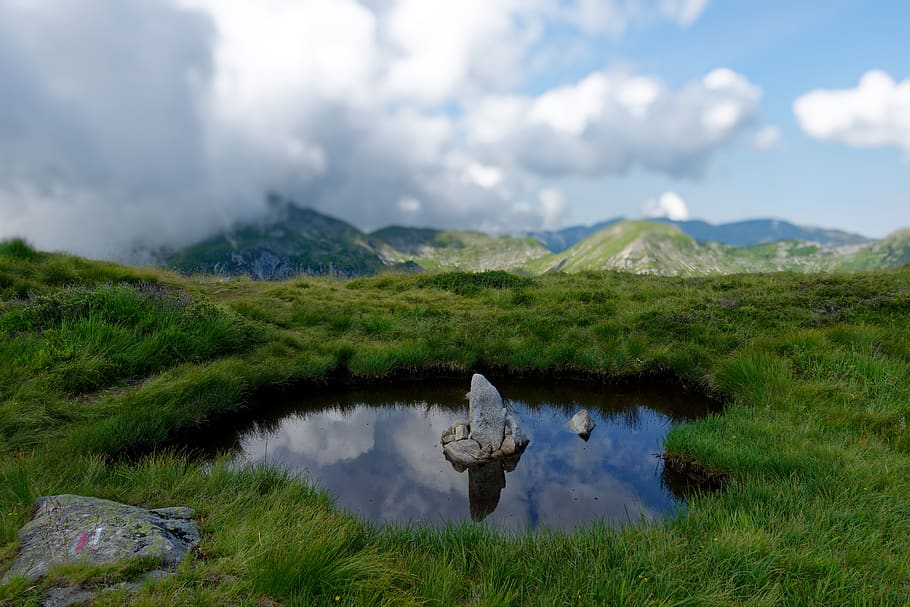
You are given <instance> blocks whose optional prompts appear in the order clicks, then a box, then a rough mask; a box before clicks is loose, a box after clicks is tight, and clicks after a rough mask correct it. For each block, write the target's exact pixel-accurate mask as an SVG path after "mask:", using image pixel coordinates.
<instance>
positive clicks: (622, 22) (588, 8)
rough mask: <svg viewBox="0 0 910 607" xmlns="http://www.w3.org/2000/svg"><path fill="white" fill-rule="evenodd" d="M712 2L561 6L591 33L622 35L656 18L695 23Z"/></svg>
mask: <svg viewBox="0 0 910 607" xmlns="http://www.w3.org/2000/svg"><path fill="white" fill-rule="evenodd" d="M709 1H710V0H575V1H574V2H563V3H561V5H560V6H561V7H562V10H563V12H564V14H565V16H566V18H567V19H568V20H569V21H571V22H572V23H574V24H576V25H577V26H578V27H579V28H580V29H582V30H583V31H585V32H587V33H588V34H592V35H593V34H607V35H609V36H613V37H616V36H620V35H621V34H623V33H624V32H625V31H626V30H627V29H629V28H630V27H631V26H633V25H635V24H641V23H647V22H648V21H653V20H655V19H657V18H663V19H667V20H669V21H673V22H675V23H676V24H677V25H678V26H680V27H689V26H691V25H692V24H693V23H695V22H696V21H697V20H698V18H699V17H701V15H702V13H703V12H704V11H705V9H707V8H708V4H709Z"/></svg>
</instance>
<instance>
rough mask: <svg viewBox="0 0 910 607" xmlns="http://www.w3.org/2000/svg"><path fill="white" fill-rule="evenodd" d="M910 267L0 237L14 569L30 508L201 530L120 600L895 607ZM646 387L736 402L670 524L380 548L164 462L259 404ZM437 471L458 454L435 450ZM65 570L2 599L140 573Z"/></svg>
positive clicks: (285, 477) (254, 471)
mask: <svg viewBox="0 0 910 607" xmlns="http://www.w3.org/2000/svg"><path fill="white" fill-rule="evenodd" d="M908 319H910V268H905V269H903V270H894V271H886V272H879V273H859V274H850V275H847V274H843V275H841V274H832V275H812V274H810V275H803V274H789V273H779V274H760V275H733V276H718V277H708V278H668V277H653V276H636V275H631V274H622V273H611V272H605V273H579V274H573V275H564V274H552V275H550V274H548V275H544V276H539V277H534V278H527V277H521V276H517V275H513V274H508V273H505V272H487V273H481V274H464V273H442V274H426V275H411V274H385V275H380V276H377V277H373V278H361V279H356V280H348V281H342V280H333V279H325V278H299V279H294V280H290V281H286V282H273V283H265V282H253V281H250V280H248V279H244V278H240V279H230V280H224V279H219V278H217V277H181V276H178V275H176V274H172V273H167V272H160V271H156V270H139V269H132V268H126V267H122V266H118V265H115V264H107V263H101V262H94V261H87V260H83V259H78V258H74V257H69V256H65V255H59V254H49V253H42V252H38V251H35V250H34V249H32V248H31V247H29V246H28V245H27V244H25V243H23V242H21V241H15V240H14V241H7V242H4V243H0V571H5V569H6V568H7V567H8V565H9V564H10V563H11V562H12V559H13V558H14V555H15V551H16V547H17V539H16V531H17V529H18V528H19V527H20V526H21V525H22V524H23V523H24V522H25V521H26V520H27V519H28V517H29V514H30V509H31V505H32V502H33V500H34V499H35V498H36V497H38V496H40V495H47V494H56V493H78V494H83V495H93V496H97V497H102V498H107V499H113V500H118V501H123V502H127V503H131V504H136V505H143V506H148V507H162V506H171V505H188V506H190V507H192V508H194V509H195V510H196V520H197V522H198V523H199V525H200V528H201V530H202V533H203V541H202V543H201V544H200V545H199V547H198V549H197V550H196V551H195V552H194V554H193V555H192V558H188V559H187V560H186V561H185V562H184V563H183V564H182V565H181V566H180V568H179V569H178V571H177V573H176V575H174V576H172V577H170V578H167V579H165V580H162V581H159V582H155V583H147V584H145V585H144V586H143V587H142V589H141V590H140V591H139V592H138V593H135V594H132V595H126V594H124V592H123V591H115V592H112V593H108V594H102V595H100V596H99V597H98V598H97V599H96V600H95V603H94V604H97V605H121V604H123V603H124V602H127V601H128V602H130V603H131V604H136V605H149V606H151V605H171V604H173V605H213V606H215V605H250V606H273V605H358V606H359V605H485V606H499V605H502V606H506V605H515V606H518V605H547V606H548V605H554V606H556V605H566V606H568V605H660V606H671V605H756V606H757V605H904V604H907V603H908V601H910V483H908V482H907V479H908V477H910V433H908V430H907V421H908V416H910V331H908ZM474 371H480V372H484V373H486V374H487V375H488V377H489V378H490V379H491V381H493V383H494V384H495V383H496V378H497V377H502V376H505V375H518V376H540V375H544V376H548V377H551V378H552V379H553V381H558V380H559V378H561V377H570V376H571V377H587V378H590V379H591V380H593V381H601V382H611V381H638V380H640V379H641V380H647V379H648V378H651V377H660V378H664V379H665V378H666V377H668V376H672V377H676V378H678V379H679V381H681V382H682V383H684V384H685V385H687V386H689V387H697V388H699V389H701V390H703V391H705V392H706V393H708V394H710V395H712V396H715V397H718V398H722V399H723V400H724V402H725V403H726V407H725V410H724V411H723V412H722V413H721V414H718V415H714V416H712V417H708V418H706V419H702V420H699V421H696V422H692V423H689V424H686V425H682V426H678V427H675V428H674V429H673V430H671V432H670V434H669V436H668V438H667V440H666V444H665V445H664V449H665V456H666V457H667V458H669V459H670V460H671V461H672V462H674V464H675V465H678V466H687V467H691V468H692V469H693V470H700V471H704V472H708V473H711V474H715V475H719V476H722V477H723V478H725V479H726V484H725V489H724V490H722V491H718V492H711V493H703V494H696V495H693V496H692V497H691V498H690V500H689V503H688V509H687V511H686V512H685V513H683V514H681V516H678V517H675V518H672V519H669V520H666V521H659V522H655V523H640V524H629V525H627V526H626V527H625V528H617V527H611V526H605V525H601V524H592V525H590V526H587V527H585V528H582V529H579V530H578V531H576V532H574V533H571V534H563V533H539V534H528V535H510V536H504V535H500V534H498V533H495V532H492V531H489V530H486V529H484V528H483V527H477V526H471V525H465V526H460V527H455V526H452V527H445V528H421V527H414V528H402V527H375V526H372V525H370V524H368V523H366V522H364V521H362V520H358V519H357V518H355V517H353V516H352V515H349V514H346V513H344V512H341V511H338V510H336V509H335V508H334V507H333V504H332V500H331V497H330V496H328V495H325V494H323V493H321V492H319V491H317V490H315V489H313V488H311V487H309V486H307V485H306V484H305V483H304V482H302V481H301V480H298V479H296V478H294V477H292V476H291V475H289V474H287V473H286V472H283V471H281V470H277V469H273V468H246V469H237V468H235V467H232V466H230V465H229V462H227V461H224V460H222V461H217V462H215V463H214V464H203V463H199V462H196V461H194V460H192V459H191V458H189V457H187V456H186V455H185V454H181V453H179V452H175V451H173V450H170V449H168V448H167V445H168V444H170V443H172V441H173V440H174V439H175V438H177V437H180V436H186V435H187V434H188V433H191V432H193V431H194V430H197V429H199V428H204V427H205V425H206V423H207V422H210V421H212V420H214V419H216V418H218V417H220V416H224V415H228V414H230V413H231V412H235V411H238V410H241V409H244V408H247V407H248V406H250V405H249V403H253V402H255V403H260V404H259V405H257V406H266V405H264V404H262V403H265V402H267V400H266V399H252V398H251V397H252V396H254V395H256V394H259V393H262V392H265V391H269V390H280V389H286V390H290V389H301V390H304V389H305V390H318V389H320V386H325V385H327V384H331V383H334V382H364V383H368V382H378V381H386V380H389V379H391V378H395V377H400V376H403V375H407V376H431V377H432V376H441V375H444V376H449V377H464V378H465V382H466V386H467V382H468V380H469V377H470V373H471V372H474ZM440 456H441V455H440ZM137 575H138V573H137V571H136V568H135V567H129V566H124V567H118V568H107V569H89V568H84V567H83V568H72V567H70V568H64V569H60V570H58V571H56V572H55V573H54V574H53V575H52V576H51V577H50V578H49V579H45V580H42V581H39V582H37V583H36V584H29V583H27V582H25V581H24V580H22V579H17V580H13V581H12V582H11V583H10V584H8V585H6V586H2V587H0V605H4V606H5V605H38V604H40V601H41V598H42V596H43V595H44V593H45V592H46V591H47V589H48V588H50V587H51V586H55V585H56V586H59V585H73V586H75V585H82V586H85V587H92V586H97V585H103V584H107V583H110V582H115V581H120V580H125V579H132V578H135V577H136V576H137Z"/></svg>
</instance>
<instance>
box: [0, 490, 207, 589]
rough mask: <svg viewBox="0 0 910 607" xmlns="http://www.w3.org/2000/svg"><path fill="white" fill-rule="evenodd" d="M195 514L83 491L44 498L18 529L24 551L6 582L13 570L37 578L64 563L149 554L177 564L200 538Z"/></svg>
mask: <svg viewBox="0 0 910 607" xmlns="http://www.w3.org/2000/svg"><path fill="white" fill-rule="evenodd" d="M192 514H193V511H192V510H191V509H189V508H183V507H177V508H162V509H159V510H145V509H142V508H136V507H134V506H128V505H126V504H119V503H117V502H111V501H108V500H103V499H97V498H93V497H82V496H78V495H55V496H49V497H40V498H38V499H37V500H36V501H35V514H34V515H33V516H32V519H31V520H30V521H29V522H28V523H26V524H25V526H24V527H22V529H20V530H19V539H20V546H19V554H18V556H17V557H16V560H15V562H14V563H13V566H12V567H11V568H10V570H9V572H8V573H7V574H6V576H4V578H3V582H4V583H5V582H6V581H8V580H9V579H10V578H11V577H12V576H14V575H15V576H18V575H21V576H25V577H27V578H28V579H30V580H35V579H37V578H39V577H41V576H43V575H45V574H47V572H48V571H49V569H50V568H51V567H53V566H54V565H59V564H64V563H85V564H89V565H109V564H114V563H119V562H122V561H126V560H129V559H134V558H147V559H151V560H153V561H155V562H156V563H157V566H165V567H168V566H173V565H176V564H177V563H178V562H179V561H180V560H181V559H182V558H183V555H184V554H186V552H187V551H188V550H189V549H190V548H192V546H194V545H195V544H196V543H198V542H199V539H200V538H199V528H198V527H197V526H196V524H195V523H193V522H192V521H191V520H190V517H191V516H192ZM154 567H155V565H152V566H151V567H150V568H154Z"/></svg>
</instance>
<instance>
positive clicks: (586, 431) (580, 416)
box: [569, 409, 597, 440]
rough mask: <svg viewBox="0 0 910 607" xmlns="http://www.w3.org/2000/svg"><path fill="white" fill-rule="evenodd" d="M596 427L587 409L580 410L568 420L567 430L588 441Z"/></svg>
mask: <svg viewBox="0 0 910 607" xmlns="http://www.w3.org/2000/svg"><path fill="white" fill-rule="evenodd" d="M596 425H597V424H595V423H594V419H593V418H592V417H591V414H590V413H588V410H587V409H582V410H581V411H579V412H578V413H576V414H575V415H573V416H572V419H570V420H569V429H570V430H572V432H574V433H575V434H577V435H578V436H580V437H582V438H583V439H585V440H588V437H589V436H591V430H593V429H594V426H596Z"/></svg>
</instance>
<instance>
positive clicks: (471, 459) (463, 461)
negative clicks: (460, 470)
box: [442, 438, 489, 467]
mask: <svg viewBox="0 0 910 607" xmlns="http://www.w3.org/2000/svg"><path fill="white" fill-rule="evenodd" d="M442 452H443V453H444V454H445V456H446V459H448V460H449V461H450V462H452V463H453V464H459V465H461V466H464V467H468V466H476V465H477V464H479V463H481V462H484V461H486V460H487V459H489V454H488V453H487V452H486V451H484V450H483V449H481V447H480V445H479V444H478V443H477V441H475V440H473V439H470V438H463V439H461V440H457V441H452V442H450V443H448V444H446V445H445V446H443V448H442Z"/></svg>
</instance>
